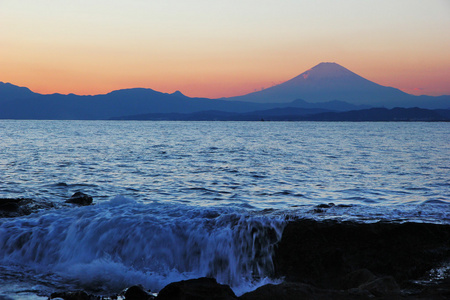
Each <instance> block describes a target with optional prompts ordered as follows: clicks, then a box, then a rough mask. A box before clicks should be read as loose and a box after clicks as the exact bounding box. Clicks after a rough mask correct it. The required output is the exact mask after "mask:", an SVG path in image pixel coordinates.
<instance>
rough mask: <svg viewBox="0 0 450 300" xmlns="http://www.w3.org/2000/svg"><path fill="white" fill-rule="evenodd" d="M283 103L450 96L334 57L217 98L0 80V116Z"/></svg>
mask: <svg viewBox="0 0 450 300" xmlns="http://www.w3.org/2000/svg"><path fill="white" fill-rule="evenodd" d="M349 89H350V90H349ZM264 97H265V98H264ZM286 107H295V108H304V109H323V110H329V111H348V110H355V109H364V108H369V107H386V108H393V107H407V108H408V107H420V108H427V109H448V108H450V96H446V95H444V96H439V97H432V96H413V95H409V94H407V93H404V92H402V91H400V90H398V89H395V88H391V87H384V86H381V85H379V84H377V83H374V82H371V81H369V80H367V79H365V78H363V77H361V76H359V75H357V74H356V73H353V72H352V71H350V70H348V69H346V68H344V67H342V66H340V65H338V64H336V63H320V64H318V65H316V66H315V67H313V68H311V69H309V70H307V71H305V72H303V73H301V74H300V75H298V76H296V77H294V78H292V79H290V80H288V81H286V82H284V83H281V84H279V85H277V86H274V87H271V88H268V89H266V90H262V91H259V92H255V93H250V94H247V95H242V96H237V97H231V98H220V99H209V98H200V97H197V98H191V97H188V96H186V95H184V94H183V93H181V92H180V91H176V92H174V93H162V92H159V91H156V90H153V89H150V88H128V89H120V90H114V91H111V92H109V93H106V94H99V95H76V94H68V95H64V94H58V93H55V94H39V93H35V92H33V91H31V90H30V89H28V88H26V87H19V86H15V85H13V84H11V83H3V82H0V119H80V120H83V119H110V118H114V117H120V116H125V115H137V114H145V113H162V114H163V113H194V112H201V111H214V110H215V111H222V112H229V113H246V112H247V113H248V112H252V111H261V110H267V109H275V108H286Z"/></svg>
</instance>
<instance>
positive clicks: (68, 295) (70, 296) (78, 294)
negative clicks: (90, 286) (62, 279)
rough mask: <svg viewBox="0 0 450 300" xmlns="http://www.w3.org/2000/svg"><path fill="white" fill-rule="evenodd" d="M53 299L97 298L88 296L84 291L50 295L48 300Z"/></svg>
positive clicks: (90, 299) (77, 299) (84, 299)
mask: <svg viewBox="0 0 450 300" xmlns="http://www.w3.org/2000/svg"><path fill="white" fill-rule="evenodd" d="M54 298H62V299H64V300H96V299H97V297H95V296H92V295H88V294H87V293H86V292H84V291H77V292H60V293H52V294H51V295H50V299H54Z"/></svg>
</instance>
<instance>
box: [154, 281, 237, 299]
mask: <svg viewBox="0 0 450 300" xmlns="http://www.w3.org/2000/svg"><path fill="white" fill-rule="evenodd" d="M156 299H157V300H194V299H195V300H233V299H234V300H235V299H237V297H236V295H235V294H234V292H233V291H232V290H231V288H230V287H229V286H228V285H222V284H219V283H217V281H216V280H215V279H214V278H206V277H202V278H198V279H191V280H184V281H179V282H173V283H171V284H169V285H167V286H166V287H164V288H163V289H162V290H161V291H160V292H159V294H158V297H156Z"/></svg>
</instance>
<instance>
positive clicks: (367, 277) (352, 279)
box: [341, 269, 377, 289]
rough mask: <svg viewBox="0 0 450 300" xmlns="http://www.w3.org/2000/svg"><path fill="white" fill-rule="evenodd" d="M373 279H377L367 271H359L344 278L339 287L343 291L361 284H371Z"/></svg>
mask: <svg viewBox="0 0 450 300" xmlns="http://www.w3.org/2000/svg"><path fill="white" fill-rule="evenodd" d="M375 279H377V277H376V276H375V275H373V273H372V272H370V271H369V270H367V269H359V270H356V271H353V272H351V273H350V274H347V275H346V276H344V278H343V279H342V284H341V287H342V288H343V289H351V288H357V287H359V286H360V285H361V284H364V283H367V282H371V281H373V280H375Z"/></svg>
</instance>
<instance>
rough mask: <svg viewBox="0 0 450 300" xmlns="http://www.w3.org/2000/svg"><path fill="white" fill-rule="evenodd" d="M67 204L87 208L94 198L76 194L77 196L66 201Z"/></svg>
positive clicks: (74, 195) (79, 193)
mask: <svg viewBox="0 0 450 300" xmlns="http://www.w3.org/2000/svg"><path fill="white" fill-rule="evenodd" d="M66 203H73V204H77V205H80V206H87V205H91V204H92V197H91V196H88V195H86V194H85V193H82V192H76V193H75V194H73V195H72V197H70V199H69V200H67V201H66Z"/></svg>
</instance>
